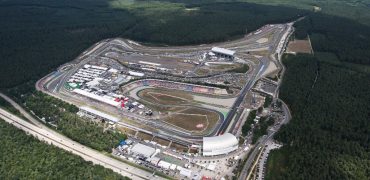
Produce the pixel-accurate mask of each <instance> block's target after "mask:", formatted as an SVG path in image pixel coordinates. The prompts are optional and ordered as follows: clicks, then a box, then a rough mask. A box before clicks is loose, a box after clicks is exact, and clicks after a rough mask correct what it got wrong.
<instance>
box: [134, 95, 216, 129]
mask: <svg viewBox="0 0 370 180" xmlns="http://www.w3.org/2000/svg"><path fill="white" fill-rule="evenodd" d="M138 96H139V97H140V98H142V101H145V102H147V103H146V106H148V107H151V108H152V109H153V110H155V111H158V114H159V115H158V116H159V118H160V119H162V120H164V121H165V122H167V123H169V124H172V125H174V126H177V127H179V128H181V129H185V130H187V131H192V132H198V133H199V132H204V131H206V130H209V129H210V128H212V127H214V125H215V124H216V123H217V122H218V120H219V115H218V114H217V112H214V111H210V110H207V109H203V108H198V107H194V104H196V102H195V101H194V98H193V96H192V95H191V94H190V93H188V92H183V91H175V90H168V89H164V88H148V89H143V90H141V91H139V92H138ZM190 105H192V106H191V107H190Z"/></svg>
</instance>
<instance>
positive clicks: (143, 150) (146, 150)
mask: <svg viewBox="0 0 370 180" xmlns="http://www.w3.org/2000/svg"><path fill="white" fill-rule="evenodd" d="M131 151H132V152H133V153H134V154H139V155H142V156H144V157H146V158H150V157H151V156H152V155H153V154H154V153H155V149H154V148H152V147H149V146H146V145H144V144H140V143H137V144H135V145H134V147H132V149H131Z"/></svg>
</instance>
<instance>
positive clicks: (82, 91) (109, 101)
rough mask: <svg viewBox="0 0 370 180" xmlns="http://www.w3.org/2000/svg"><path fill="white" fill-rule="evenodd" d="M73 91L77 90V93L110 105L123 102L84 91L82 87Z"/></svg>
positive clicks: (117, 104)
mask: <svg viewBox="0 0 370 180" xmlns="http://www.w3.org/2000/svg"><path fill="white" fill-rule="evenodd" d="M73 92H75V93H77V94H80V95H83V96H86V97H89V98H91V99H94V100H97V101H100V102H103V103H106V104H109V105H112V106H119V105H120V104H121V103H120V102H116V101H114V100H113V99H108V98H106V97H102V96H99V95H96V94H94V93H90V92H87V91H84V90H81V89H74V90H73Z"/></svg>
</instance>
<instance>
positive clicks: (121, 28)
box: [0, 0, 303, 88]
mask: <svg viewBox="0 0 370 180" xmlns="http://www.w3.org/2000/svg"><path fill="white" fill-rule="evenodd" d="M127 2H132V3H127ZM133 2H134V1H126V0H125V1H109V0H64V1H59V0H5V1H1V2H0V25H1V29H0V37H1V41H0V47H1V48H0V56H1V60H0V66H1V67H2V70H1V73H0V88H9V87H13V86H15V85H18V84H21V83H24V82H27V81H29V80H36V79H38V78H41V77H42V76H44V75H46V74H47V73H49V72H51V71H52V70H53V69H55V68H57V67H58V66H59V65H61V64H63V63H65V62H68V61H71V60H73V59H74V58H75V57H76V56H78V54H80V53H82V52H83V50H85V49H86V48H88V47H90V46H91V45H92V44H94V43H96V42H98V41H100V40H102V39H105V38H113V37H117V36H120V37H124V38H130V39H134V40H137V41H142V42H148V43H156V44H172V45H173V44H176V45H182V44H194V43H196V44H199V43H207V42H215V41H223V40H226V39H232V38H237V37H240V36H241V35H243V34H245V31H246V29H247V30H248V31H253V30H255V29H257V28H259V27H260V26H263V25H265V24H266V23H276V22H286V21H289V20H293V19H296V18H297V16H298V15H302V14H303V12H302V10H297V9H294V8H288V7H286V8H282V7H275V6H264V5H257V4H249V3H244V2H231V3H216V2H213V3H208V2H207V3H206V2H205V3H200V4H198V6H197V8H195V9H194V10H192V9H190V10H189V8H187V6H190V5H187V4H186V3H168V2H152V1H144V2H142V1H135V3H133Z"/></svg>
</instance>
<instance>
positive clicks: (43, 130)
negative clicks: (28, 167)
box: [0, 95, 163, 179]
mask: <svg viewBox="0 0 370 180" xmlns="http://www.w3.org/2000/svg"><path fill="white" fill-rule="evenodd" d="M3 96H4V95H2V97H3ZM5 97H6V96H5ZM8 99H9V98H8ZM13 102H14V101H13ZM18 107H20V106H19V105H18ZM17 109H18V108H17ZM18 110H20V111H21V113H22V112H23V113H22V114H23V115H24V116H25V117H26V116H30V115H29V114H28V113H27V112H25V111H24V110H22V109H18ZM0 118H1V119H3V120H5V121H7V122H8V123H11V124H13V125H14V126H15V127H17V128H19V129H22V130H23V131H25V132H27V133H29V134H31V135H33V136H35V137H37V138H38V139H40V140H42V141H45V142H47V143H48V144H53V145H55V146H57V147H59V148H62V149H64V150H66V151H69V152H71V153H73V154H76V155H78V156H80V157H82V158H83V159H85V160H86V161H92V162H93V163H94V164H99V165H102V166H104V167H105V168H109V169H112V170H113V171H115V172H117V173H119V174H121V175H123V176H127V177H130V178H132V179H163V178H160V177H153V176H152V173H150V172H147V171H144V170H142V169H139V168H136V167H133V166H131V165H128V164H126V163H124V162H121V161H119V160H116V159H113V158H111V157H109V156H106V155H104V154H102V153H101V152H98V151H96V150H93V149H91V148H89V147H87V146H84V145H82V144H79V143H77V142H75V141H73V140H71V139H69V138H67V137H65V136H63V135H61V134H59V133H57V132H55V131H53V130H51V129H50V128H48V127H47V126H45V125H43V124H41V123H38V124H37V125H35V124H31V123H29V122H27V121H26V120H23V119H21V118H19V117H17V116H15V115H13V114H11V113H9V112H7V111H5V110H4V109H1V108H0ZM33 120H35V119H33ZM36 121H37V120H36ZM31 122H32V121H31Z"/></svg>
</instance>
